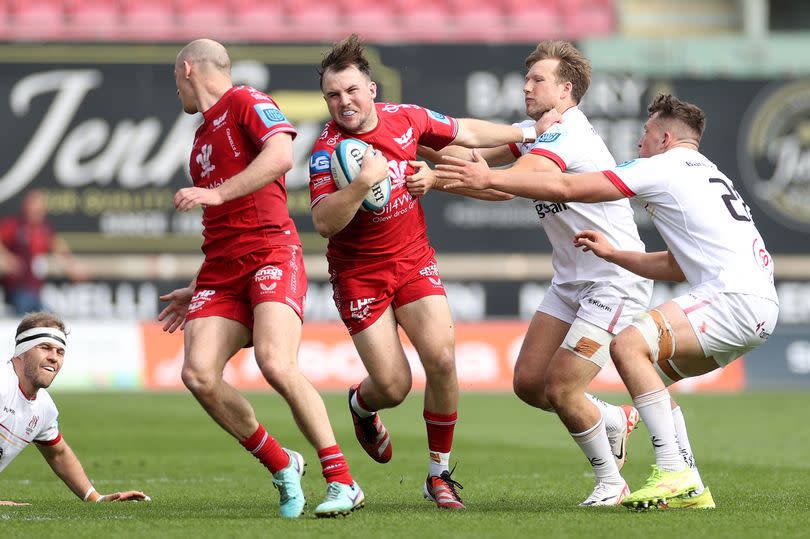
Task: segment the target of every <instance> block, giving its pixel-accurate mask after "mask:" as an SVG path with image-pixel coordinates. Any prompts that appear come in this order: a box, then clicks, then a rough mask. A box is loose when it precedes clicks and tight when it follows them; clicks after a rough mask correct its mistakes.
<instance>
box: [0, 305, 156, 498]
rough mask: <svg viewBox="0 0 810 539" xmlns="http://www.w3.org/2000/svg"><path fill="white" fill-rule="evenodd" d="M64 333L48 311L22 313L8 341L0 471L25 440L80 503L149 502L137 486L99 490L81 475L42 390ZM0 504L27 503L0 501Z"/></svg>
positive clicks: (0, 395) (2, 373)
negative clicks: (10, 342) (10, 350)
mask: <svg viewBox="0 0 810 539" xmlns="http://www.w3.org/2000/svg"><path fill="white" fill-rule="evenodd" d="M66 334H67V332H66V331H65V324H64V322H62V320H61V319H60V318H59V317H58V316H56V315H54V314H51V313H47V312H35V313H29V314H27V315H25V318H23V319H22V321H21V322H20V325H19V326H17V334H16V337H15V339H14V341H15V344H16V346H15V348H14V357H13V358H11V359H10V360H8V361H6V362H5V363H4V364H3V365H0V405H1V406H2V407H0V471H3V470H4V469H5V467H6V466H8V465H9V464H10V463H11V461H12V460H14V457H16V456H17V455H19V454H20V452H22V450H23V449H25V448H26V446H28V444H30V443H31V442H34V443H36V444H37V448H38V449H39V451H40V453H42V456H43V457H45V460H46V461H48V464H49V465H50V467H51V469H52V470H53V471H54V473H56V475H58V476H59V478H60V479H61V480H62V481H64V482H65V484H66V485H67V486H68V488H69V489H70V490H71V492H73V493H74V494H75V495H76V496H78V497H79V498H81V499H82V500H84V501H86V502H118V501H125V500H133V501H137V500H149V496H147V495H146V494H144V493H143V492H140V491H137V490H128V491H126V492H113V493H111V494H101V493H100V492H96V489H95V488H93V485H92V483H90V480H89V479H88V478H87V474H85V473H84V468H82V464H81V462H79V459H78V458H77V457H76V454H75V453H74V452H73V450H72V449H71V448H70V446H69V445H68V444H67V442H66V441H65V440H64V438H62V434H61V433H60V432H59V425H58V423H57V421H56V419H57V416H58V415H59V412H58V411H57V409H56V405H55V404H54V403H53V400H52V399H51V396H50V395H48V392H47V391H45V389H46V388H47V387H49V386H50V385H51V383H53V380H54V378H56V375H57V374H59V370H60V369H61V368H62V364H63V362H64V360H65V348H66V346H67V337H66ZM0 505H29V504H27V503H16V502H11V501H0Z"/></svg>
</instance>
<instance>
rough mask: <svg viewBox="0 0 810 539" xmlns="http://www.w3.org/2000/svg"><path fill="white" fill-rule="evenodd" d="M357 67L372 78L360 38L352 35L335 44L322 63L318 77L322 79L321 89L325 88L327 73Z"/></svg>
mask: <svg viewBox="0 0 810 539" xmlns="http://www.w3.org/2000/svg"><path fill="white" fill-rule="evenodd" d="M352 66H354V67H356V68H357V69H358V70H359V71H360V73H363V74H364V75H366V76H367V77H369V78H371V67H370V66H369V64H368V60H366V57H365V56H363V47H362V45H361V44H360V37H358V35H357V34H352V35H350V36H349V37H347V38H346V39H343V40H341V41H338V42H337V43H335V45H334V47H332V50H331V51H329V54H327V55H326V58H324V59H323V61H322V62H321V66H320V68H319V69H318V75H320V77H321V88H323V75H324V73H326V72H327V71H329V70H331V71H343V70H344V69H348V68H350V67H352Z"/></svg>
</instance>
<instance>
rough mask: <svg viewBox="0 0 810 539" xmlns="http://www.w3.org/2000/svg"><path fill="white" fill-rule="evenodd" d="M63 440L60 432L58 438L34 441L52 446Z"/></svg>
mask: <svg viewBox="0 0 810 539" xmlns="http://www.w3.org/2000/svg"><path fill="white" fill-rule="evenodd" d="M61 441H62V433H61V432H60V433H59V434H57V435H56V438H54V439H53V440H44V441H43V440H34V443H36V444H38V445H49V446H50V445H56V444H58V443H59V442H61Z"/></svg>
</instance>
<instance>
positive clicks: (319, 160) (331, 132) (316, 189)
mask: <svg viewBox="0 0 810 539" xmlns="http://www.w3.org/2000/svg"><path fill="white" fill-rule="evenodd" d="M375 106H376V108H377V117H378V119H379V122H378V123H377V127H375V128H374V129H373V130H371V131H369V132H368V133H363V134H362V135H354V134H351V133H346V132H344V131H342V130H341V129H340V128H339V127H338V126H337V125H336V124H335V122H334V121H330V122H329V123H327V124H326V127H325V128H324V130H323V132H322V133H321V136H320V137H319V138H318V140H317V141H316V142H315V146H314V147H313V148H312V155H311V157H310V161H309V193H310V197H311V200H312V202H311V204H310V205H311V206H312V207H314V206H315V205H317V204H318V203H319V202H320V201H321V200H323V198H324V197H326V196H328V195H329V194H330V193H334V192H335V191H337V190H338V187H337V184H336V183H335V180H334V178H333V177H332V172H331V169H330V162H331V158H332V154H333V153H334V151H335V146H336V145H337V144H338V142H340V141H341V140H343V139H344V138H356V139H359V140H362V141H363V142H366V143H368V144H371V145H372V146H374V148H375V149H377V150H380V151H382V153H383V155H384V156H385V157H386V159H388V169H389V173H390V177H391V198H390V200H389V201H388V204H387V205H386V206H385V208H383V209H381V210H379V211H375V212H371V211H364V210H362V209H360V210H358V211H357V214H356V215H355V216H354V217H353V218H352V220H351V221H350V222H349V224H348V225H346V227H345V228H344V229H343V230H341V231H340V232H338V233H337V234H335V235H333V236H332V237H331V238H329V246H328V248H327V252H326V256H327V258H328V259H329V261H330V262H331V263H341V262H343V263H346V264H353V263H354V262H356V260H357V259H358V258H368V257H388V256H393V255H395V254H397V253H399V252H401V251H402V250H404V249H407V248H410V247H411V246H413V247H416V246H418V245H424V244H427V243H428V238H427V227H426V225H425V215H424V212H423V211H422V206H421V204H420V203H419V200H418V198H414V197H412V196H411V195H410V193H408V189H407V186H406V184H405V176H407V175H409V174H411V173H413V167H411V166H410V165H408V161H411V160H413V159H415V158H416V150H417V145H419V144H422V145H424V146H429V147H431V148H433V149H435V150H440V149H442V148H444V147H445V146H447V145H448V144H450V143H451V142H452V141H453V139H455V138H456V134H457V133H458V122H457V121H456V120H455V119H453V118H450V117H448V116H445V115H443V114H439V113H438V112H433V111H431V110H428V109H425V108H422V107H419V106H417V105H399V104H394V103H375Z"/></svg>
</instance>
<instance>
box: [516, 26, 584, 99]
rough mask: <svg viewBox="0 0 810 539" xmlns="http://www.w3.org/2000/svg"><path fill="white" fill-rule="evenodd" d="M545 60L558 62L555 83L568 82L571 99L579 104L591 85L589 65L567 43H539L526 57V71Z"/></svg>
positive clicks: (574, 48) (577, 51) (576, 50)
mask: <svg viewBox="0 0 810 539" xmlns="http://www.w3.org/2000/svg"><path fill="white" fill-rule="evenodd" d="M547 59H554V60H559V61H560V63H559V64H558V65H557V71H556V73H555V75H556V77H557V82H570V83H571V98H572V99H573V100H574V102H576V103H579V102H580V101H581V100H582V97H583V96H584V95H585V92H587V91H588V87H589V86H590V85H591V63H590V62H589V61H588V59H587V58H585V56H584V55H583V54H582V53H581V52H579V49H577V48H576V47H574V46H573V45H572V44H571V43H569V42H567V41H541V42H540V43H539V44H538V45H537V48H535V49H534V51H532V53H531V54H529V56H527V57H526V69H530V68H531V67H532V66H533V65H534V64H535V63H537V62H539V61H540V60H547Z"/></svg>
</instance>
